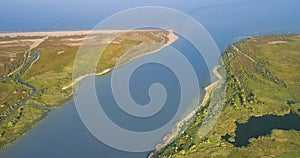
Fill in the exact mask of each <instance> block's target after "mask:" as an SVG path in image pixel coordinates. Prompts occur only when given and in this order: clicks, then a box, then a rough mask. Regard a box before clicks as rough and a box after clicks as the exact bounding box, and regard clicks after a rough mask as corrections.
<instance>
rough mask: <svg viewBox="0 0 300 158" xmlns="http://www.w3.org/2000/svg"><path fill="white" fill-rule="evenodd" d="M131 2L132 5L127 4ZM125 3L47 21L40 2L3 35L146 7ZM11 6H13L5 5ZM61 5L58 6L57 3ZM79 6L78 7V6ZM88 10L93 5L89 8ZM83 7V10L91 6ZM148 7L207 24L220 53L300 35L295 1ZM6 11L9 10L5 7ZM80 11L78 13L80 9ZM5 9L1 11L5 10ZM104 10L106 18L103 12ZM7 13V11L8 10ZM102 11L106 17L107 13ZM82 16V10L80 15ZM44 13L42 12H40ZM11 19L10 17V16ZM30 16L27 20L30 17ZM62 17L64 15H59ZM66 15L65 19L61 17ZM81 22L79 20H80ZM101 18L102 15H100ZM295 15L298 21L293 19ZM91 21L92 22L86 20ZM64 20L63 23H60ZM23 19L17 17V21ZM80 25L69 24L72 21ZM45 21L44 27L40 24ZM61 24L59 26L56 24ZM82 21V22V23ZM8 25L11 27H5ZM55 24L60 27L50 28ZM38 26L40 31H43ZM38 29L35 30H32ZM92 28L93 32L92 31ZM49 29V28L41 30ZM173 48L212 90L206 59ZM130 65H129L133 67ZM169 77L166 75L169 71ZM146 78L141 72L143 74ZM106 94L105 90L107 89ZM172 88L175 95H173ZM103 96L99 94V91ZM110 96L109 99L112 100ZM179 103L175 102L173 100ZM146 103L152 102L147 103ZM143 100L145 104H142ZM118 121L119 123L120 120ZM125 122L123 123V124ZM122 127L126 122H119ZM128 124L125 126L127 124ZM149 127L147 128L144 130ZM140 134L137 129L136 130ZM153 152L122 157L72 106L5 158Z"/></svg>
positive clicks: (103, 79) (82, 25) (299, 5)
mask: <svg viewBox="0 0 300 158" xmlns="http://www.w3.org/2000/svg"><path fill="white" fill-rule="evenodd" d="M126 2H127V1H126ZM126 2H124V1H123V2H120V3H121V4H124V5H121V4H120V5H116V6H115V7H114V8H113V9H111V10H109V9H107V8H109V7H110V8H111V7H112V6H109V4H108V2H106V3H103V5H100V4H99V5H98V8H97V7H91V9H90V10H89V12H86V13H84V14H82V15H80V16H79V15H78V14H79V13H76V12H75V10H76V9H74V12H72V11H68V12H67V13H66V14H62V13H61V12H62V11H63V9H62V8H63V4H65V3H66V2H63V3H62V6H60V7H58V8H57V10H58V11H57V13H55V14H52V17H48V16H46V15H44V14H39V15H37V13H38V11H41V10H42V9H43V8H44V9H45V8H46V7H44V6H43V5H41V7H40V8H39V7H38V5H39V3H40V2H30V3H29V4H24V5H25V6H27V5H30V4H31V3H32V5H33V6H37V7H36V9H37V10H32V11H30V12H29V11H27V10H28V9H27V8H26V7H24V9H23V12H24V15H21V18H20V19H19V21H22V18H24V16H25V19H26V16H27V18H28V17H30V16H31V14H34V15H36V18H35V20H37V21H35V20H33V19H34V18H33V19H31V20H29V21H27V22H25V23H22V22H20V24H22V25H21V26H16V25H13V26H14V27H15V28H14V27H12V28H10V27H9V25H12V23H13V24H18V23H17V22H18V20H15V21H14V20H12V19H9V18H8V17H5V18H3V19H4V20H2V22H1V27H0V29H1V31H12V30H11V29H14V30H13V31H22V30H26V31H43V29H46V30H61V29H88V28H92V27H93V25H95V24H96V21H97V20H99V19H97V18H91V17H92V15H93V16H95V14H96V13H98V14H100V13H101V15H102V16H104V17H105V16H108V15H111V14H113V13H115V12H116V11H119V10H122V9H126V8H130V7H135V6H141V5H145V4H141V3H140V2H138V1H128V3H126ZM5 3H8V2H5ZM55 4H56V0H54V2H51V5H50V7H49V8H48V9H45V10H44V11H43V12H46V13H48V12H51V11H53V8H52V7H55V6H56V5H55ZM57 4H59V3H58V2H57ZM81 4H84V3H83V0H82V2H80V1H79V2H76V7H77V8H78V7H79V6H80V5H81ZM77 5H78V6H77ZM86 5H88V4H86ZM86 5H83V6H86ZM146 5H159V6H165V7H172V8H175V9H178V10H181V11H183V12H185V13H187V14H189V15H190V16H192V17H194V18H195V19H196V20H198V21H199V22H200V23H201V24H203V25H204V26H205V27H206V29H207V30H208V31H209V32H210V33H211V35H212V37H213V38H214V39H215V41H216V43H217V45H218V47H219V49H220V50H224V49H226V47H227V46H228V45H229V44H231V43H233V42H235V41H237V40H238V39H240V38H243V37H246V36H257V35H267V34H288V33H300V19H299V18H295V16H297V15H299V14H300V2H299V1H297V0H291V1H288V2H284V1H274V0H266V1H259V0H253V1H241V0H230V1H227V2H223V1H220V0H212V1H191V2H190V3H188V2H182V1H164V2H160V1H152V2H146ZM4 6H5V4H4ZM76 7H75V8H76ZM0 8H1V7H0ZM101 8H103V10H104V11H106V12H101V11H98V10H101ZM3 9H4V8H3ZM103 10H102V11H103ZM77 11H78V10H77ZM3 12H5V13H4V15H1V16H5V15H10V16H11V17H13V15H14V14H12V13H11V11H10V10H8V9H4V11H3ZM41 12H42V11H41ZM9 13H11V14H9ZM25 13H26V14H25ZM59 13H61V14H59ZM73 13H74V15H73ZM61 15H65V16H63V17H61ZM76 15H77V17H74V16H76ZM96 15H97V14H96ZM291 15H294V17H293V16H291ZM87 16H89V18H86V17H87ZM60 17H61V18H60ZM16 18H18V17H16ZM72 18H73V19H77V20H74V21H70V20H67V19H72ZM39 19H40V21H39ZM57 19H58V20H57ZM64 20H66V22H67V23H61V25H60V23H59V21H64ZM79 21H80V22H79ZM5 22H7V24H6V23H5ZM52 23H55V24H56V25H55V26H53V25H51V24H52ZM68 23H69V25H68ZM38 24H39V25H38ZM28 25H30V26H35V25H38V27H37V26H35V27H33V28H32V27H28ZM87 25H88V26H87ZM42 26H44V27H42ZM172 46H174V47H175V48H177V49H180V50H182V51H181V52H183V53H184V55H186V56H187V57H188V58H189V59H190V61H191V63H192V65H193V66H194V68H195V69H196V70H197V75H198V77H199V83H200V86H205V85H207V84H208V80H209V78H207V77H205V76H207V73H208V72H207V67H206V65H205V63H204V61H203V59H202V57H199V56H198V57H195V54H193V51H194V48H193V47H191V46H190V45H189V44H187V43H186V42H185V41H184V39H180V40H178V41H176V42H175V43H174V44H173V45H172ZM129 64H130V63H129ZM150 67H152V68H151V69H152V70H153V69H155V70H157V72H158V73H159V74H160V79H161V80H166V78H169V77H170V75H172V74H168V73H166V74H165V73H163V72H160V70H159V69H161V67H159V66H155V65H150ZM164 72H165V71H164ZM139 75H140V76H143V74H142V72H141V74H139ZM109 77H110V75H109V74H108V75H105V76H100V77H97V78H96V85H97V87H98V88H99V87H101V86H105V85H106V83H107V82H108V81H109ZM140 79H141V80H143V81H146V82H149V83H150V82H153V80H155V78H153V77H151V76H149V75H148V76H147V75H144V77H142V78H140ZM168 84H169V87H170V88H171V89H170V91H171V92H173V94H172V95H174V96H176V95H178V94H176V93H175V91H176V87H177V86H176V84H177V82H176V81H175V80H174V81H170V82H168ZM103 88H105V87H103ZM172 88H173V89H172ZM99 92H100V91H99ZM107 95H109V94H107ZM174 98H175V97H174ZM143 99H144V100H146V101H147V98H143ZM142 101H143V100H141V101H140V102H142ZM175 102H176V100H171V101H170V104H172V103H175ZM115 115H116V114H114V113H111V116H112V117H115ZM115 121H118V120H115ZM121 121H122V120H121ZM119 123H120V124H122V122H119ZM123 123H124V122H123ZM144 126H148V125H144ZM156 126H157V124H153V125H152V126H151V125H150V126H149V127H148V128H149V129H151V128H156ZM132 128H134V130H139V129H138V128H137V127H132ZM136 128H137V129H136ZM147 155H148V152H144V153H130V152H124V151H119V150H116V149H114V148H111V147H108V146H106V145H105V144H103V143H101V142H99V141H98V140H97V139H95V138H94V137H93V136H92V135H91V134H90V133H89V132H88V131H87V129H86V128H85V127H84V125H83V124H82V122H81V120H80V118H79V116H78V114H77V112H76V109H75V106H74V102H73V101H70V102H68V103H66V104H64V105H63V107H62V108H60V109H58V110H54V111H52V112H50V114H49V116H48V117H46V118H45V119H44V120H43V121H42V122H41V123H40V124H39V125H38V126H37V127H35V128H34V129H32V130H31V131H30V132H29V133H28V134H26V135H25V136H24V137H22V138H20V139H19V140H17V141H16V142H15V143H13V144H12V145H10V146H8V147H7V148H5V149H4V150H3V151H2V152H1V153H0V157H4V158H24V157H25V158H32V157H33V158H34V157H42V158H53V157H63V158H67V157H72V158H82V157H91V158H92V157H106V158H110V157H112V158H114V157H125V158H126V157H128V158H129V157H130V158H132V157H133V158H134V157H146V156H147Z"/></svg>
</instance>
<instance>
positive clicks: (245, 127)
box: [222, 109, 300, 147]
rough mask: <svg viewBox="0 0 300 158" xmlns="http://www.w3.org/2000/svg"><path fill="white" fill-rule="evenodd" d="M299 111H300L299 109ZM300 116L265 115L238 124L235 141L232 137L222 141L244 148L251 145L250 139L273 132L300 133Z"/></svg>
mask: <svg viewBox="0 0 300 158" xmlns="http://www.w3.org/2000/svg"><path fill="white" fill-rule="evenodd" d="M298 111H299V109H298ZM299 122H300V115H298V114H296V113H289V114H286V115H283V116H277V115H264V116H260V117H251V118H250V119H249V120H248V122H246V123H238V122H236V125H237V128H236V130H235V137H234V139H235V140H234V141H233V140H231V138H232V137H231V136H230V135H228V134H227V135H225V136H222V139H223V140H225V141H227V142H229V143H231V144H233V145H234V146H235V147H243V146H247V145H249V144H250V142H249V139H251V138H258V137H260V136H267V135H271V133H272V130H275V129H279V130H297V131H300V123H299Z"/></svg>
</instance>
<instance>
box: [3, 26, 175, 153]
mask: <svg viewBox="0 0 300 158" xmlns="http://www.w3.org/2000/svg"><path fill="white" fill-rule="evenodd" d="M169 33H170V31H159V30H156V31H154V30H151V31H146V30H145V31H129V32H125V33H120V32H117V33H104V34H97V35H96V34H95V35H90V36H88V37H87V38H90V41H91V42H90V43H89V44H88V45H86V46H88V48H89V51H91V52H90V53H92V52H93V51H95V52H97V51H99V50H101V49H104V48H105V50H104V54H103V56H102V58H101V60H100V61H99V64H98V66H97V70H98V71H102V70H104V69H107V68H113V67H114V66H115V64H116V61H117V60H118V58H119V57H120V56H122V55H123V54H124V53H125V52H127V51H129V50H131V49H132V48H134V47H136V46H138V45H140V44H145V43H160V46H162V45H164V44H166V43H167V42H168V40H169V39H168V35H169ZM85 37H86V35H68V36H50V37H47V38H46V37H40V36H32V37H21V36H18V37H0V94H1V95H0V148H3V147H5V146H6V145H8V144H10V143H12V142H13V141H14V140H16V139H17V138H18V137H20V136H22V135H23V134H25V133H26V132H27V131H28V130H29V129H30V128H32V127H33V126H34V125H35V124H36V123H38V122H39V121H41V120H42V119H43V118H44V117H45V116H46V115H47V113H48V111H49V109H51V108H58V107H60V106H61V105H62V104H63V103H64V102H66V101H68V100H70V99H71V97H72V87H69V88H67V89H62V88H63V87H64V86H66V85H70V84H71V83H72V71H73V63H74V59H75V56H76V53H77V51H78V49H79V47H80V45H81V43H82V42H83V40H84V38H85ZM111 41H112V42H111ZM109 42H111V43H109ZM155 49H157V47H156V48H155ZM155 49H152V50H155ZM36 51H37V52H38V53H39V59H38V60H37V62H35V63H34V64H33V65H32V66H31V67H29V65H30V63H31V61H32V60H33V54H34V52H36ZM148 51H151V49H150V50H148ZM143 53H146V52H143ZM138 55H142V54H136V56H138ZM136 56H132V57H136ZM18 78H21V80H23V81H24V82H26V83H28V84H30V85H32V86H34V87H35V88H36V90H37V92H36V93H34V91H33V89H30V87H28V86H26V85H22V84H20V83H19V81H18Z"/></svg>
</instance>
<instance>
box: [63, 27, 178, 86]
mask: <svg viewBox="0 0 300 158" xmlns="http://www.w3.org/2000/svg"><path fill="white" fill-rule="evenodd" d="M141 31H144V30H141ZM168 31H169V34H168V39H169V40H168V42H167V43H165V44H164V45H162V47H160V48H158V49H156V50H153V51H150V52H145V53H143V54H139V55H137V56H135V57H133V58H131V59H130V60H129V61H128V62H130V61H132V60H134V59H137V58H139V57H142V56H145V55H148V54H152V53H156V52H158V51H160V50H161V49H163V48H164V47H167V46H169V45H171V44H172V43H174V42H175V41H176V40H178V39H179V37H178V36H176V35H175V34H174V32H173V31H172V30H168ZM128 62H126V63H124V64H127V63H128ZM124 64H122V65H124ZM122 65H115V66H114V67H112V68H108V69H105V70H103V71H102V72H99V73H91V74H86V75H83V76H80V77H78V78H76V79H73V82H72V83H70V84H68V85H67V86H64V87H62V90H66V89H68V88H70V87H72V86H74V85H75V84H77V83H78V82H80V81H81V80H83V79H84V78H85V77H88V76H92V75H96V76H102V75H105V74H107V73H109V72H110V71H111V70H113V69H115V68H117V67H118V66H122Z"/></svg>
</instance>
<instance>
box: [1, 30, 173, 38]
mask: <svg viewBox="0 0 300 158" xmlns="http://www.w3.org/2000/svg"><path fill="white" fill-rule="evenodd" d="M128 31H161V30H153V29H152V30H151V29H149V30H74V31H72V30H71V31H62V30H57V31H36V32H0V37H35V36H49V37H62V36H79V35H89V34H114V33H122V32H128ZM165 31H170V32H173V30H170V29H166V30H165ZM174 35H175V34H174Z"/></svg>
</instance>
